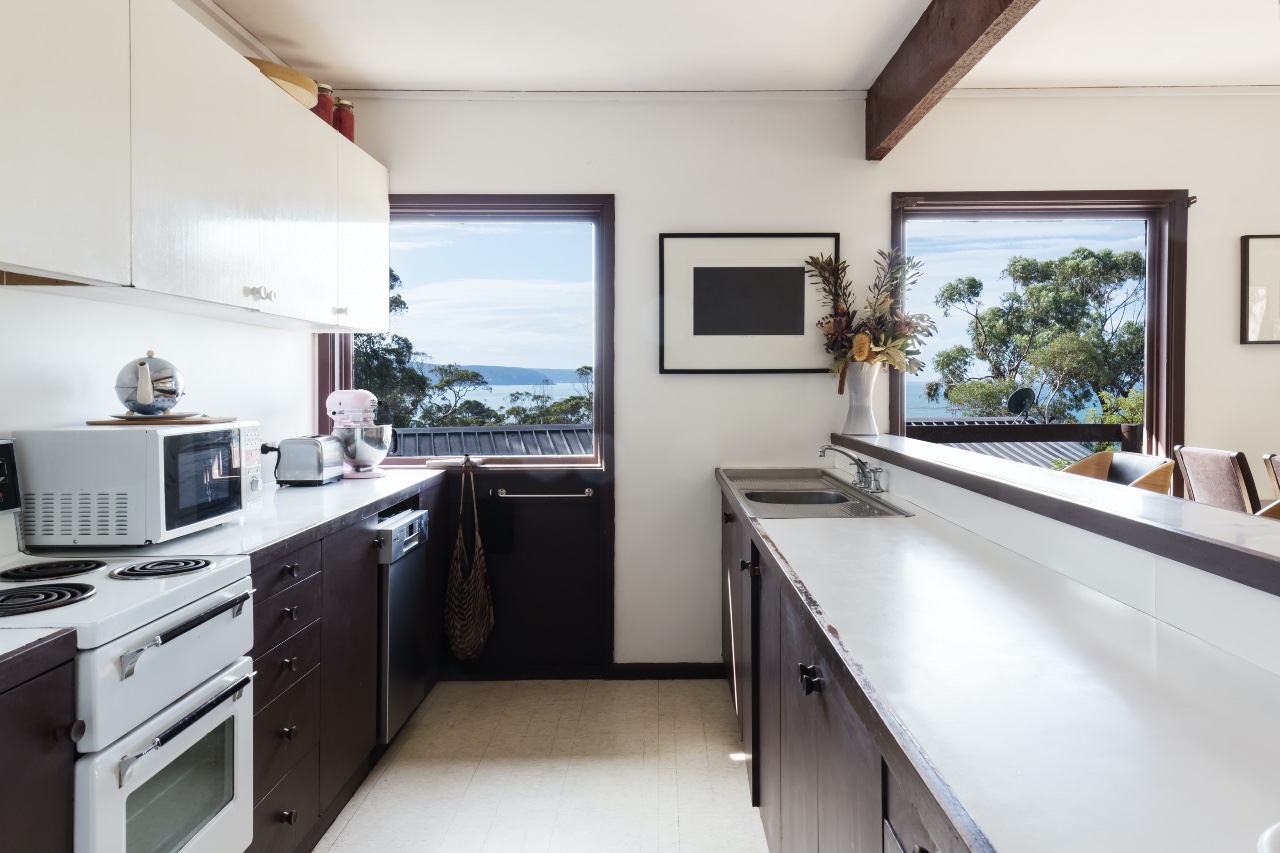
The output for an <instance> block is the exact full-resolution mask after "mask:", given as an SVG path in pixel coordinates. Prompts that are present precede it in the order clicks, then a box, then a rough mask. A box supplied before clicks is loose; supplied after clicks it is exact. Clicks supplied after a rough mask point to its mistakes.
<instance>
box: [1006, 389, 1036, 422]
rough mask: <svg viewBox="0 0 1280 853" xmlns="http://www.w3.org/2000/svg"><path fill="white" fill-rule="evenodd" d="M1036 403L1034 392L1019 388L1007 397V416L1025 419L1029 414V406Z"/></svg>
mask: <svg viewBox="0 0 1280 853" xmlns="http://www.w3.org/2000/svg"><path fill="white" fill-rule="evenodd" d="M1035 401H1036V392H1034V391H1032V390H1031V389H1030V388H1019V389H1018V390H1017V391H1014V392H1013V393H1012V394H1010V395H1009V403H1008V406H1009V414H1012V415H1017V416H1018V417H1019V418H1025V417H1026V416H1027V415H1028V414H1030V412H1031V406H1032V404H1033V403H1035Z"/></svg>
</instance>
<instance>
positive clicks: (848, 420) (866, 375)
mask: <svg viewBox="0 0 1280 853" xmlns="http://www.w3.org/2000/svg"><path fill="white" fill-rule="evenodd" d="M879 375H880V365H878V364H868V363H867V362H865V361H855V362H853V363H852V364H850V365H849V374H848V376H847V377H846V379H845V387H844V393H845V394H846V395H848V397H849V414H848V415H847V416H846V417H845V419H844V426H843V427H842V428H841V429H840V434H841V435H879V434H880V427H878V426H876V413H875V410H874V409H873V408H872V400H873V397H874V392H875V388H876V377H878V376H879Z"/></svg>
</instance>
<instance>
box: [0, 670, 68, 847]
mask: <svg viewBox="0 0 1280 853" xmlns="http://www.w3.org/2000/svg"><path fill="white" fill-rule="evenodd" d="M75 672H76V671H75V664H74V663H65V664H63V665H62V666H59V667H57V668H56V669H52V670H50V671H49V672H46V673H45V674H44V675H41V676H39V677H37V678H33V679H31V680H30V681H27V682H25V683H23V684H20V685H18V686H17V687H15V688H13V689H12V690H9V691H7V692H5V693H3V694H0V732H3V733H4V735H3V737H0V826H2V827H4V841H3V843H0V848H3V849H5V850H14V851H17V850H21V851H22V853H71V851H72V846H73V838H72V825H73V815H72V812H73V800H74V788H75V760H76V747H75V744H74V743H72V742H71V738H70V737H69V736H68V733H69V732H70V730H71V726H72V725H73V724H74V723H75V720H76V714H75V683H76V675H75Z"/></svg>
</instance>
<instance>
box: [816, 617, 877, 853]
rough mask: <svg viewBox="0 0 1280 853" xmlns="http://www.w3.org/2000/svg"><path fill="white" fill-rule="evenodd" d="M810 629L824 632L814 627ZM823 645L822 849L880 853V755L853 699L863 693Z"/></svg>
mask: <svg viewBox="0 0 1280 853" xmlns="http://www.w3.org/2000/svg"><path fill="white" fill-rule="evenodd" d="M810 627H811V629H812V630H813V631H815V632H817V631H819V629H818V627H817V625H816V624H815V623H813V622H810ZM818 642H819V646H820V648H821V651H822V652H823V654H820V655H819V659H820V663H819V666H820V667H821V672H820V673H819V676H820V677H821V678H822V689H821V692H820V693H819V694H817V702H816V703H814V707H815V708H816V709H817V713H818V717H819V723H818V726H819V736H818V741H819V743H820V744H821V749H820V750H819V751H818V849H819V850H821V851H823V853H827V852H828V851H839V853H880V851H881V846H882V843H883V839H882V838H881V820H880V816H881V795H880V772H879V771H880V753H879V752H878V751H877V750H876V747H875V743H874V742H873V741H872V739H871V734H870V732H868V731H867V729H866V727H865V726H864V725H863V724H862V720H861V719H860V718H859V717H858V713H857V711H856V710H855V707H854V701H853V699H852V698H851V697H852V696H854V695H857V694H855V693H854V691H857V690H858V689H859V688H858V687H857V685H856V684H854V683H853V681H852V677H851V676H849V675H848V673H847V671H846V669H845V667H844V664H843V663H842V662H841V661H840V660H839V659H838V658H836V657H835V654H834V650H832V649H830V648H827V647H825V643H826V640H825V638H821V637H819V638H818Z"/></svg>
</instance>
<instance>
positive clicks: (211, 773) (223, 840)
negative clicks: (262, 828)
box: [75, 658, 253, 853]
mask: <svg viewBox="0 0 1280 853" xmlns="http://www.w3.org/2000/svg"><path fill="white" fill-rule="evenodd" d="M252 679H253V668H252V663H251V661H250V660H249V658H241V659H240V660H239V661H237V662H236V663H235V664H233V665H232V666H230V667H228V668H227V669H225V670H223V671H222V672H221V673H219V674H218V675H217V676H215V677H214V678H212V679H210V680H209V681H207V682H205V683H204V684H202V685H201V686H200V687H198V688H196V689H195V690H193V691H191V692H190V693H188V694H187V695H186V696H184V697H183V698H182V699H181V700H180V701H178V702H175V703H174V704H173V705H171V706H170V707H168V708H166V709H165V710H164V711H162V712H161V713H159V714H157V715H156V716H155V717H153V718H151V719H150V720H148V721H147V722H146V723H144V724H143V725H141V726H139V727H138V728H136V729H134V730H133V731H132V732H130V733H129V734H127V735H125V736H124V737H123V738H121V739H120V740H118V741H116V742H115V743H113V744H111V745H110V746H109V747H107V748H106V749H104V750H102V751H100V752H97V753H94V754H92V755H86V756H84V757H83V758H81V759H80V760H79V761H78V762H76V805H75V808H76V819H75V837H76V846H75V849H76V853H243V851H244V850H245V849H246V848H247V847H248V846H249V843H250V842H251V841H252V840H253V743H252V741H253V682H252Z"/></svg>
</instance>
